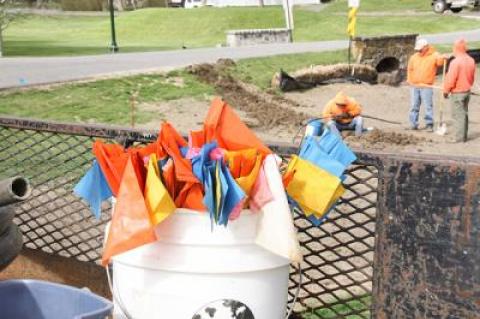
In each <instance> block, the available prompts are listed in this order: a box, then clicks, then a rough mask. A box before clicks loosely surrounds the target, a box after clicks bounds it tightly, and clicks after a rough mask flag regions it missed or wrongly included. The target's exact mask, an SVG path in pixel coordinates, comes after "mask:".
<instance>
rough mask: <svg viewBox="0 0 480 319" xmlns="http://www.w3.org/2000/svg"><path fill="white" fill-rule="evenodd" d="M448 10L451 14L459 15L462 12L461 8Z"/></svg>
mask: <svg viewBox="0 0 480 319" xmlns="http://www.w3.org/2000/svg"><path fill="white" fill-rule="evenodd" d="M450 10H451V11H452V12H453V13H459V12H461V11H462V10H463V8H450Z"/></svg>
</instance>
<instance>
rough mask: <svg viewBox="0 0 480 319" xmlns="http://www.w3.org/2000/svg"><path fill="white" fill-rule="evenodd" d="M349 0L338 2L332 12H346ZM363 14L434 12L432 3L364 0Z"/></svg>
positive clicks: (339, 0)
mask: <svg viewBox="0 0 480 319" xmlns="http://www.w3.org/2000/svg"><path fill="white" fill-rule="evenodd" d="M346 3H347V0H336V1H334V2H333V3H332V4H331V6H330V8H329V9H330V10H331V11H332V12H342V11H344V10H345V6H346ZM360 10H361V12H376V11H377V12H378V11H380V12H387V11H405V10H409V11H430V12H431V11H432V8H431V6H430V1H428V0H426V1H423V0H362V1H360Z"/></svg>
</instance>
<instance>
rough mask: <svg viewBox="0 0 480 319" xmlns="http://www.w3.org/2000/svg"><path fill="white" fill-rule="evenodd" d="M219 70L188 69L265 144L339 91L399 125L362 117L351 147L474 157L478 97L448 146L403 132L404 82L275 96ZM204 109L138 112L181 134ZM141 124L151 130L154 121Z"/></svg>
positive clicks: (179, 104)
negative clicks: (465, 136)
mask: <svg viewBox="0 0 480 319" xmlns="http://www.w3.org/2000/svg"><path fill="white" fill-rule="evenodd" d="M222 68H224V66H222V65H221V64H220V66H212V65H200V66H195V67H193V68H192V69H191V72H192V73H193V74H196V75H197V76H198V77H199V78H200V79H201V80H203V81H205V82H207V83H210V84H213V85H214V86H215V87H216V90H217V93H218V94H219V95H221V96H222V97H223V98H224V99H225V100H226V101H227V102H229V103H230V104H231V105H232V106H233V107H234V108H235V109H236V110H237V112H238V113H239V115H240V116H241V117H242V119H244V121H245V122H246V123H247V125H248V126H249V127H251V128H252V129H253V130H254V131H255V132H256V133H257V134H258V136H259V137H260V138H261V139H262V140H264V141H266V142H287V143H291V142H292V141H293V139H294V137H295V135H296V133H297V132H298V130H299V129H300V128H301V126H302V123H305V121H306V120H307V119H310V118H314V117H320V116H321V113H322V109H323V106H324V105H325V104H326V103H327V102H328V100H329V99H331V98H333V97H334V96H335V94H336V93H337V92H339V91H343V92H345V93H346V94H348V95H349V96H351V97H353V98H355V99H356V100H357V101H358V102H359V103H360V104H361V105H362V107H363V113H364V115H367V116H373V117H378V118H383V119H386V120H390V121H396V122H401V124H400V125H397V124H391V123H385V122H382V121H379V120H375V119H368V118H366V119H365V126H366V127H372V128H374V130H373V131H371V132H367V133H365V134H364V136H362V137H361V138H356V137H354V136H348V137H346V141H347V143H349V144H350V145H351V146H352V147H354V148H356V149H372V150H382V151H385V152H398V151H401V152H408V153H425V154H445V155H456V156H480V96H472V98H471V101H470V107H469V108H470V109H469V117H470V126H469V140H468V141H467V142H466V143H457V144H454V143H449V142H448V140H447V139H448V137H449V135H448V133H447V135H446V136H440V135H437V134H434V133H430V132H426V131H424V130H419V131H406V130H405V128H406V127H407V126H408V113H409V107H410V89H409V87H408V86H407V85H405V84H404V85H400V86H398V87H394V86H387V85H370V84H365V83H363V84H355V83H335V84H330V85H323V86H318V87H316V88H314V89H311V90H307V91H303V92H292V93H286V94H285V95H283V96H279V95H275V94H268V93H265V92H261V91H259V90H258V89H256V88H254V87H251V86H248V85H246V84H244V83H241V82H238V81H237V80H235V79H233V78H231V77H230V76H229V75H228V74H225V73H223V71H222V70H224V69H222ZM476 87H478V83H477V86H476ZM440 93H441V92H440V91H438V90H437V91H436V92H435V96H434V116H435V121H436V123H438V122H439V117H440V109H441V108H443V110H444V116H443V117H444V120H445V121H446V123H447V125H448V124H449V121H448V120H449V118H450V104H449V103H450V102H449V100H445V99H443V97H442V96H441V94H440ZM208 107H209V98H207V99H206V100H202V101H199V100H193V99H182V100H176V101H171V102H163V103H161V104H144V105H140V108H141V109H142V110H148V111H153V112H156V113H158V114H159V117H160V118H161V119H164V120H168V121H170V122H172V123H173V124H174V125H175V127H176V128H177V129H178V130H179V131H181V132H188V131H189V130H192V129H198V128H200V127H201V124H202V121H203V119H204V117H205V115H206V113H207V110H208ZM187 114H193V116H190V115H188V116H187ZM423 116H424V108H423V106H422V107H421V112H420V128H422V127H423V126H424V121H423ZM144 126H145V127H148V128H152V129H157V128H158V118H155V119H154V120H152V122H151V123H147V124H145V125H144ZM449 133H451V131H449ZM298 140H299V139H297V140H296V141H297V142H298Z"/></svg>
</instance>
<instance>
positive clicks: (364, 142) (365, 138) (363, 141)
mask: <svg viewBox="0 0 480 319" xmlns="http://www.w3.org/2000/svg"><path fill="white" fill-rule="evenodd" d="M345 140H346V141H347V143H349V144H352V145H358V144H360V145H361V146H364V147H366V148H376V149H383V148H386V147H391V146H407V145H419V144H422V143H425V142H427V139H425V138H423V137H417V136H414V135H411V134H404V133H397V132H388V131H382V130H378V129H375V130H373V131H371V132H369V133H366V134H364V135H362V136H360V137H356V136H348V137H347V138H345Z"/></svg>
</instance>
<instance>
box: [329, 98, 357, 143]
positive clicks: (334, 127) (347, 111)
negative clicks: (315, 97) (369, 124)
mask: <svg viewBox="0 0 480 319" xmlns="http://www.w3.org/2000/svg"><path fill="white" fill-rule="evenodd" d="M361 113H362V108H361V107H360V105H359V104H358V103H357V102H356V101H355V100H354V99H352V98H350V97H348V96H346V95H345V94H344V93H342V92H340V93H338V94H337V96H335V98H334V99H332V100H330V101H329V102H328V103H327V105H326V106H325V108H324V110H323V120H324V121H325V123H326V124H327V126H328V128H329V129H330V131H332V132H333V133H335V134H337V135H341V134H340V131H344V130H355V135H356V136H360V135H362V132H363V119H362V117H361V116H360V114H361Z"/></svg>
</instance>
